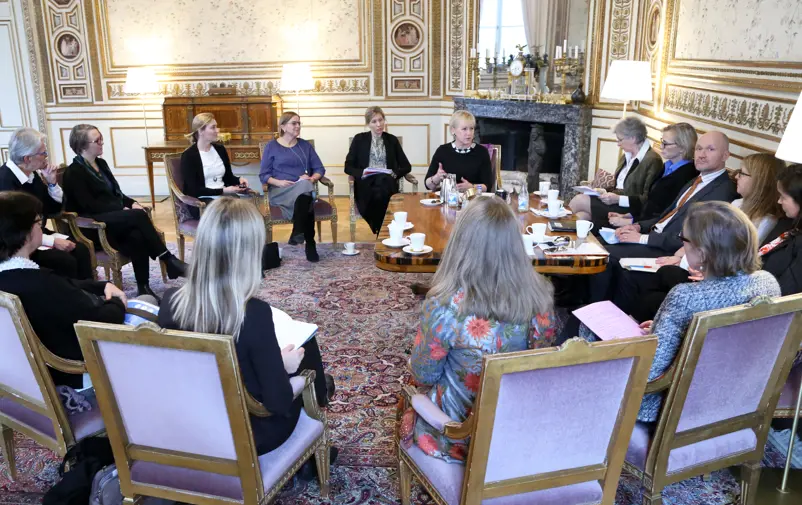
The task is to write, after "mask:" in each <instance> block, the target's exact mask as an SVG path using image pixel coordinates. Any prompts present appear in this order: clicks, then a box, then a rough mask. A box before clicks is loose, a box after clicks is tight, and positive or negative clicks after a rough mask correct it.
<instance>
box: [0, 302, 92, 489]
mask: <svg viewBox="0 0 802 505" xmlns="http://www.w3.org/2000/svg"><path fill="white" fill-rule="evenodd" d="M0 307H3V308H5V309H6V310H8V311H9V313H10V314H11V318H12V320H13V321H14V326H15V328H16V330H17V335H18V336H19V339H20V342H21V343H22V347H23V349H24V350H25V355H26V356H27V357H28V362H29V364H30V365H31V369H32V370H33V372H34V375H35V377H36V382H37V383H38V384H39V388H40V390H41V391H42V397H43V398H44V400H43V401H39V400H36V399H34V398H31V397H29V396H28V395H25V394H23V393H21V392H19V391H16V390H14V389H11V388H8V387H6V386H3V385H0V397H5V398H9V399H11V400H12V401H14V402H16V403H19V404H20V405H22V406H24V407H27V408H29V409H31V410H33V411H34V412H36V413H38V414H41V415H43V416H46V417H48V418H50V420H51V422H52V423H53V432H54V433H55V435H56V440H55V441H54V440H53V439H52V438H50V437H49V436H47V435H45V434H44V433H41V432H39V431H38V430H35V429H33V428H30V427H28V426H25V425H22V424H20V423H18V422H17V421H15V420H14V419H11V418H10V417H8V416H6V415H4V414H3V413H2V412H0V432H2V445H1V446H0V448H2V450H3V451H2V452H3V456H4V457H5V460H6V461H7V462H8V468H9V473H10V475H11V479H12V480H13V479H15V478H16V475H17V468H16V464H15V460H14V433H13V432H14V431H18V432H20V433H22V434H24V435H25V436H27V437H30V438H32V439H33V440H34V441H36V442H37V443H39V444H41V445H43V446H45V447H47V448H48V449H50V450H52V451H53V452H55V453H57V454H58V455H59V456H64V455H65V454H66V453H67V449H69V448H70V447H72V446H73V445H75V436H74V435H73V431H72V426H71V425H70V422H69V420H68V417H67V412H66V411H65V410H64V407H63V406H62V404H61V400H60V398H59V395H58V393H57V392H56V385H55V384H54V383H53V379H52V377H51V376H50V372H49V370H48V367H50V368H54V369H56V370H59V371H62V372H65V373H73V374H82V373H85V372H86V367H85V366H84V363H83V362H82V361H77V360H70V359H65V358H61V357H59V356H56V355H55V354H53V353H52V352H50V351H49V350H48V349H47V348H46V347H45V346H44V345H43V344H42V342H41V341H40V340H39V337H38V336H37V335H36V332H34V331H33V327H32V326H31V323H30V321H29V320H28V316H27V315H26V314H25V309H23V307H22V302H21V301H20V299H19V297H18V296H16V295H13V294H10V293H6V292H3V291H0Z"/></svg>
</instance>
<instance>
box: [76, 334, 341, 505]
mask: <svg viewBox="0 0 802 505" xmlns="http://www.w3.org/2000/svg"><path fill="white" fill-rule="evenodd" d="M75 328H76V332H77V333H78V338H79V341H80V343H81V349H82V350H83V353H84V357H85V358H86V363H87V369H88V370H89V375H90V377H91V378H92V381H93V383H94V385H95V390H96V392H97V398H98V403H99V405H100V408H101V410H102V413H103V417H104V419H105V420H106V423H107V427H108V428H107V431H108V436H109V441H110V442H111V446H112V450H113V452H114V460H115V463H116V464H117V471H118V473H119V477H120V488H121V491H122V494H123V496H125V500H126V503H134V502H135V501H136V500H137V499H138V497H140V496H153V497H157V498H165V499H170V500H177V501H181V502H185V503H196V504H201V503H202V504H212V503H226V504H231V503H247V504H252V503H260V504H261V503H269V502H270V501H271V500H272V499H273V498H274V497H275V496H276V495H277V494H278V493H279V491H280V490H281V488H282V486H283V485H284V484H285V483H286V482H287V481H288V480H289V479H291V478H292V476H293V474H294V473H295V472H296V471H297V470H298V469H299V468H300V466H301V465H302V464H303V463H304V462H305V461H306V460H307V459H309V458H310V457H312V456H314V457H315V459H316V463H317V468H318V475H319V478H320V487H321V494H322V495H323V496H326V495H327V494H328V479H329V447H328V430H327V428H326V417H325V414H324V413H323V412H322V411H321V410H320V409H319V408H318V405H317V400H316V399H315V392H314V387H313V385H312V381H313V379H314V372H305V374H304V375H303V376H300V377H294V378H293V380H292V381H291V382H292V386H293V390H294V391H295V393H296V396H297V395H298V394H303V400H304V410H303V411H302V412H301V417H300V419H299V421H298V425H297V426H296V428H295V431H294V432H293V434H292V435H291V436H290V438H289V439H288V440H287V441H286V442H285V443H284V444H283V445H282V446H281V447H279V448H278V449H276V450H274V451H271V452H269V453H267V454H264V455H262V456H258V457H257V455H256V449H255V444H254V441H253V435H252V432H251V423H250V419H249V413H250V414H253V415H257V416H267V415H270V413H269V412H267V411H266V410H265V408H264V406H262V405H261V404H259V403H258V402H256V400H254V399H253V397H251V395H250V394H248V393H247V391H246V390H245V388H244V387H243V385H242V379H241V376H240V370H239V365H238V364H237V363H238V362H237V356H236V350H235V347H234V339H233V338H232V337H230V336H227V335H208V334H201V333H191V332H181V331H168V330H161V329H159V328H158V327H157V326H156V325H154V324H152V323H145V324H143V325H140V326H138V327H136V328H133V327H131V326H123V325H113V324H105V323H90V322H85V321H81V322H79V323H77V324H76V325H75Z"/></svg>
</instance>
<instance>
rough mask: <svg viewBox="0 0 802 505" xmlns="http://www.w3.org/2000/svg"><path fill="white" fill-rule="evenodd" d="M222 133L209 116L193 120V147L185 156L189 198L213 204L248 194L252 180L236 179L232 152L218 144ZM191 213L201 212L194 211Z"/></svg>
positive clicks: (185, 188) (184, 174)
mask: <svg viewBox="0 0 802 505" xmlns="http://www.w3.org/2000/svg"><path fill="white" fill-rule="evenodd" d="M219 132H220V130H219V129H218V128H217V121H215V119H214V115H212V114H211V113H209V112H203V113H201V114H198V115H197V116H195V118H194V119H193V120H192V133H191V137H192V146H191V147H189V148H188V149H187V150H186V151H184V153H183V154H182V155H181V175H182V179H183V183H184V184H183V188H182V191H183V192H184V194H185V195H188V196H193V197H195V198H200V199H208V200H211V199H212V198H214V197H217V196H220V195H224V194H237V193H244V192H246V191H248V180H247V179H245V178H244V177H237V176H235V175H234V173H233V172H232V171H231V161H230V160H229V159H228V152H226V149H225V147H223V146H222V145H220V144H217V143H215V142H216V141H217V136H218V134H219ZM190 211H195V212H197V210H196V209H194V208H192V209H190ZM195 217H196V218H197V217H198V216H197V215H196V216H195Z"/></svg>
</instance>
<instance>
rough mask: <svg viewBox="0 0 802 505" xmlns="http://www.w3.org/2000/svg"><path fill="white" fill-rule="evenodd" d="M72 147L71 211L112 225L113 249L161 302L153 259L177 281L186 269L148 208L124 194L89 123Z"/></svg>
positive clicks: (67, 178)
mask: <svg viewBox="0 0 802 505" xmlns="http://www.w3.org/2000/svg"><path fill="white" fill-rule="evenodd" d="M70 147H71V148H72V150H73V151H74V152H75V154H76V155H77V156H76V157H75V158H74V159H73V161H72V164H71V165H70V166H69V167H67V171H66V172H65V173H64V205H65V208H66V210H68V211H70V212H76V213H77V214H78V215H79V216H85V217H91V218H92V219H94V220H95V221H100V222H102V223H106V232H107V234H108V237H109V242H110V243H111V246H112V247H114V248H115V249H118V250H119V251H121V252H122V253H123V254H125V255H126V256H128V257H129V258H131V264H132V265H133V267H134V277H136V284H137V288H138V289H139V294H140V295H151V296H154V297H156V298H157V299H158V296H156V294H155V293H154V292H153V290H151V289H150V283H149V281H148V278H149V277H150V267H149V264H148V258H149V257H150V258H153V259H156V258H158V259H159V260H160V261H163V262H164V264H165V265H166V267H167V276H168V277H169V278H171V279H175V278H177V277H180V276H183V275H184V270H185V268H186V264H185V263H184V262H183V261H180V260H179V259H178V258H176V257H175V256H173V254H172V253H171V252H170V251H168V250H167V247H165V245H164V242H162V239H161V237H160V236H159V234H158V233H157V232H156V229H155V228H154V227H153V223H152V222H151V220H150V218H148V215H147V214H146V213H145V210H144V208H143V207H142V206H141V205H139V203H137V202H136V201H134V200H133V199H132V198H129V197H128V196H126V195H124V194H123V192H122V191H120V185H119V184H118V183H117V180H116V179H115V178H114V175H112V173H111V169H109V165H108V164H107V163H106V161H105V160H104V159H103V158H100V156H101V155H102V154H103V136H102V135H101V134H100V131H98V129H97V128H96V127H94V126H92V125H88V124H80V125H76V126H75V127H73V129H72V131H71V132H70ZM94 242H95V245H96V246H97V244H98V243H99V241H97V240H95V241H94Z"/></svg>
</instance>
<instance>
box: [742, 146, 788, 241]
mask: <svg viewBox="0 0 802 505" xmlns="http://www.w3.org/2000/svg"><path fill="white" fill-rule="evenodd" d="M784 170H785V162H784V161H783V160H781V159H778V158H775V157H774V155H772V154H767V153H756V154H750V155H749V156H747V157H745V158H744V159H743V161H741V168H739V169H738V170H736V171H735V177H736V179H735V182H736V191H738V194H739V195H741V197H742V198H739V199H737V200H735V201H733V202H732V204H733V205H734V206H736V207H738V208H739V209H741V210H742V211H744V214H746V216H747V217H748V218H749V220H750V221H752V224H754V225H755V227H757V236H758V240H759V241H760V242H763V239H765V238H766V237H767V236H768V234H769V232H770V231H771V230H772V228H774V226H775V225H776V224H777V220H778V219H779V218H780V217H781V216H782V208H781V207H780V204H779V203H777V195H778V193H777V178H778V177H779V176H780V174H781V173H782V172H783V171H784Z"/></svg>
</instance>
